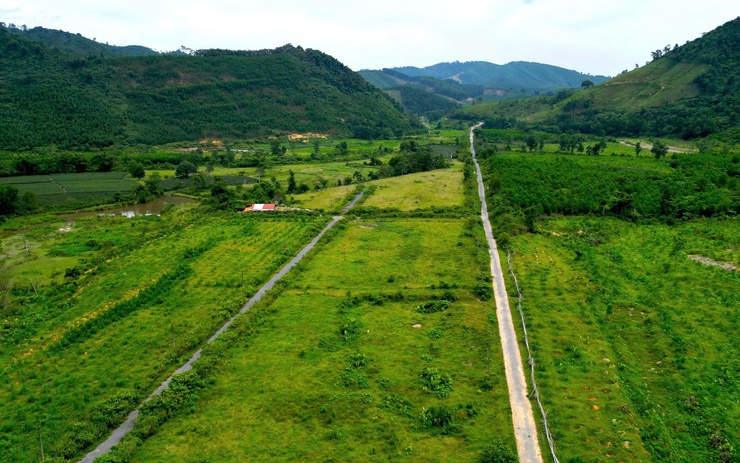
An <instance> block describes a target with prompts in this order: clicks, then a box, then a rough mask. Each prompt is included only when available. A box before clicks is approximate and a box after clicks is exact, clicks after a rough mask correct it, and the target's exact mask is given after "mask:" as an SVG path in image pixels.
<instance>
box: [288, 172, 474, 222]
mask: <svg viewBox="0 0 740 463" xmlns="http://www.w3.org/2000/svg"><path fill="white" fill-rule="evenodd" d="M366 185H368V186H373V185H374V186H376V187H377V188H376V190H375V191H374V192H373V193H372V194H371V195H369V196H368V198H367V199H366V200H365V202H364V203H363V206H362V207H373V208H378V209H398V210H400V211H412V210H415V209H427V208H431V207H459V206H462V205H463V204H464V202H465V194H464V188H463V172H462V164H461V163H458V162H455V163H454V164H453V166H452V167H450V168H447V169H437V170H433V171H430V172H419V173H416V174H409V175H402V176H400V177H390V178H385V179H382V180H373V181H370V182H366ZM350 191H351V190H350V188H349V187H346V186H342V187H334V188H326V189H323V190H319V191H312V192H308V193H303V194H298V195H295V196H294V199H295V200H296V201H297V202H298V205H299V206H300V207H306V208H310V209H324V210H333V209H336V208H337V205H338V204H341V202H342V200H343V199H344V198H346V197H347V195H348V194H349V192H350Z"/></svg>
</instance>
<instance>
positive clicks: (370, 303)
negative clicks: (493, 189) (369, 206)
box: [134, 219, 513, 462]
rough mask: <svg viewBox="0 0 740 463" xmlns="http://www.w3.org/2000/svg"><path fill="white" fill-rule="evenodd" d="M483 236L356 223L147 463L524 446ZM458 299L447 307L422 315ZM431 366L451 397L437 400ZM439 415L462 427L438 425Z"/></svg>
mask: <svg viewBox="0 0 740 463" xmlns="http://www.w3.org/2000/svg"><path fill="white" fill-rule="evenodd" d="M472 224H475V221H472ZM471 226H472V228H471ZM479 234H480V227H479V226H478V225H471V222H467V221H466V220H421V219H416V220H413V219H412V220H383V219H378V220H364V221H351V222H349V221H348V223H346V225H345V226H344V230H343V231H341V232H340V233H339V234H338V235H337V236H336V237H335V238H334V239H333V241H332V242H330V243H329V244H328V245H326V246H325V247H324V248H323V249H322V250H321V252H320V253H319V254H317V255H316V256H315V257H314V258H313V259H312V260H311V261H310V262H309V263H307V264H305V265H304V266H303V267H304V268H303V271H302V272H301V273H300V274H299V275H298V276H295V277H293V278H291V282H290V284H289V286H288V287H287V289H286V290H285V291H284V292H283V293H282V294H281V295H280V297H278V298H277V299H276V301H275V302H274V303H273V305H272V306H271V307H270V310H272V311H273V312H274V314H273V315H271V316H270V318H269V319H268V321H267V323H265V324H264V325H263V326H262V327H261V328H260V330H259V333H258V334H255V335H254V336H252V337H251V339H249V340H246V341H245V343H243V344H241V343H240V345H238V346H236V347H233V348H232V349H230V350H229V352H228V353H227V354H226V357H225V359H224V360H223V361H222V365H221V366H220V367H218V369H217V372H216V373H215V375H214V377H213V379H212V386H209V387H208V388H207V389H205V390H204V391H202V392H201V393H200V394H199V399H198V400H197V401H196V402H194V404H193V406H192V407H191V409H190V412H189V413H186V414H183V415H180V416H178V417H176V418H174V419H172V420H171V421H170V422H168V423H166V424H165V425H164V426H162V427H161V428H160V430H159V432H158V433H157V434H155V435H154V436H153V437H151V438H149V439H148V440H147V441H146V442H145V443H144V445H143V447H141V449H140V451H139V452H137V453H136V456H135V458H134V461H141V462H144V461H147V462H149V461H173V462H174V461H183V462H184V461H203V460H206V459H207V460H218V461H288V460H304V461H305V460H311V461H317V460H321V461H329V460H341V461H368V460H388V459H392V460H401V461H451V460H453V459H454V460H456V461H476V460H477V459H478V458H479V455H480V452H481V451H482V450H483V449H484V448H486V447H487V446H488V445H489V444H490V443H491V442H492V441H494V440H501V441H503V442H505V443H506V445H507V446H509V447H510V448H513V434H512V429H511V415H510V411H509V406H508V396H507V392H506V384H505V378H504V375H503V365H502V360H501V352H500V343H499V341H498V336H497V329H496V326H495V315H494V304H493V302H492V301H488V302H481V301H480V300H477V299H476V297H475V295H474V288H475V286H476V284H477V282H478V281H479V280H478V278H479V277H480V276H481V275H485V274H486V271H487V269H486V266H485V264H486V263H487V261H486V258H485V257H486V251H485V249H480V248H477V247H476V240H475V238H476V237H478V238H479V236H478V235H479ZM450 247H453V248H454V251H453V252H450ZM444 288H448V289H444ZM445 292H447V293H448V296H444V294H445ZM449 293H451V294H452V295H454V297H455V298H457V300H456V301H455V302H453V303H452V304H451V305H450V306H449V308H448V309H447V310H444V311H442V312H439V313H429V314H424V313H420V312H419V311H418V310H416V309H415V308H416V307H418V306H420V305H422V304H424V303H427V302H428V301H435V300H439V299H441V298H442V297H450V295H449ZM425 369H433V370H434V371H435V374H436V375H440V376H441V377H449V378H451V387H450V388H449V390H447V389H445V390H444V391H443V392H441V389H437V388H435V387H432V388H431V389H430V390H429V391H428V392H425V390H424V384H425V383H424V380H423V378H422V377H421V376H423V372H424V371H425ZM435 391H436V392H435ZM432 407H437V408H438V409H441V410H444V411H445V412H446V413H451V415H450V416H449V417H450V419H451V420H452V422H451V423H449V424H448V425H447V426H444V427H443V426H434V425H429V424H425V423H424V421H423V420H422V418H421V416H422V415H424V414H425V410H427V412H426V413H427V414H428V413H429V412H428V411H429V410H434V409H433V408H432ZM247 442H248V444H247Z"/></svg>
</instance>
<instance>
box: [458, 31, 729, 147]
mask: <svg viewBox="0 0 740 463" xmlns="http://www.w3.org/2000/svg"><path fill="white" fill-rule="evenodd" d="M739 50H740V18H737V19H735V20H733V21H730V22H728V23H726V24H724V25H722V26H720V27H718V28H717V29H715V30H713V31H711V32H709V33H707V34H705V35H704V36H702V37H700V38H698V39H696V40H694V41H692V42H688V43H686V44H685V45H683V46H680V47H679V46H676V47H674V48H672V49H671V48H670V47H666V48H665V49H663V50H656V51H655V52H653V58H654V59H653V61H652V62H650V63H649V64H647V65H645V66H643V67H641V68H638V69H635V70H633V71H630V72H625V73H622V74H620V75H619V76H617V77H615V78H613V79H611V80H609V81H607V82H605V83H603V84H601V85H598V86H595V87H593V88H590V89H586V90H584V91H580V92H577V93H574V94H571V95H568V94H559V95H556V97H554V98H549V99H548V98H542V99H540V100H539V103H538V104H533V103H532V102H529V103H526V104H527V105H529V107H530V109H533V110H532V111H523V110H522V108H521V107H519V105H518V104H511V103H508V104H490V105H489V104H484V105H478V106H477V107H475V108H469V109H464V110H462V111H461V112H460V113H459V114H457V115H456V116H455V117H458V118H463V119H474V118H480V117H491V118H494V115H495V118H496V119H497V120H498V121H499V122H500V120H501V119H502V118H504V119H508V120H510V121H512V123H513V121H516V122H519V123H521V124H525V125H529V126H531V127H536V128H540V129H544V130H550V131H577V132H583V133H593V134H599V135H614V136H622V135H637V134H641V135H652V136H673V137H682V138H686V139H689V138H696V137H705V136H708V135H712V134H718V136H721V137H726V138H727V137H729V138H733V139H736V138H737V136H738V135H737V125H738V119H737V114H738V110H740V99H739V98H738V95H740V68H739V64H740V60H739V59H738V57H739V55H740V51H739ZM719 134H722V135H719Z"/></svg>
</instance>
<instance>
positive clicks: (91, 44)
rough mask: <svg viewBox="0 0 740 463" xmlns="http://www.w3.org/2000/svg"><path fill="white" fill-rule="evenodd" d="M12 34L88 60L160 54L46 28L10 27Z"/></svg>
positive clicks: (144, 48)
mask: <svg viewBox="0 0 740 463" xmlns="http://www.w3.org/2000/svg"><path fill="white" fill-rule="evenodd" d="M8 30H9V31H10V32H14V33H16V34H19V35H21V36H22V37H24V38H27V39H29V40H33V41H34V42H39V43H41V44H43V45H46V46H47V47H53V48H57V49H59V50H61V51H63V52H65V53H69V54H71V55H76V56H80V57H82V58H87V57H89V56H100V57H109V58H110V57H116V56H141V55H157V54H159V53H158V52H156V51H154V50H152V49H151V48H147V47H144V46H141V45H128V46H123V47H119V46H116V45H108V44H107V43H100V42H97V41H95V40H90V39H88V38H87V37H83V36H82V35H80V34H79V33H78V34H72V33H71V32H65V31H61V30H55V29H47V28H45V27H34V28H31V29H27V28H17V27H9V28H8Z"/></svg>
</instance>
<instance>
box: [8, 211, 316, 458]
mask: <svg viewBox="0 0 740 463" xmlns="http://www.w3.org/2000/svg"><path fill="white" fill-rule="evenodd" d="M325 221H326V219H324V218H319V217H312V216H291V217H285V216H283V217H281V216H272V217H257V216H246V215H240V216H233V215H232V216H227V215H223V216H218V215H216V216H214V215H211V216H204V215H203V214H202V213H201V212H199V211H197V210H196V211H188V210H185V211H177V212H172V213H170V214H166V215H164V216H162V217H154V216H152V217H140V218H138V217H137V218H134V219H124V218H111V217H89V218H82V219H77V220H76V222H75V224H74V226H73V227H72V228H71V230H68V231H64V232H62V231H58V230H56V231H52V232H51V233H48V232H49V229H53V228H54V227H56V226H57V225H58V224H56V223H54V224H51V223H50V224H48V225H46V230H45V231H46V232H47V233H44V232H43V228H44V227H39V228H41V229H40V230H38V231H36V232H34V233H33V234H31V235H30V236H29V237H28V239H30V240H31V242H32V243H34V247H33V248H32V249H31V252H30V253H29V255H28V256H27V258H26V257H25V255H24V254H23V253H21V256H20V257H18V256H17V257H16V261H15V262H14V263H13V265H8V266H5V267H3V270H2V271H3V272H4V275H5V276H7V277H9V278H8V279H7V280H5V281H14V280H15V276H16V273H17V272H19V271H20V269H24V270H27V269H28V268H32V267H33V266H34V265H39V266H43V265H45V263H46V262H47V261H48V259H49V258H56V257H57V256H64V257H66V258H68V259H71V260H72V262H76V263H77V264H76V267H74V268H73V269H72V270H70V271H68V272H66V273H67V276H66V277H63V281H59V279H58V278H59V277H56V279H49V280H46V281H44V282H43V284H41V278H39V284H37V285H36V286H35V287H34V286H33V285H31V284H28V282H26V283H25V285H19V286H17V287H11V288H8V287H3V288H2V289H3V296H4V300H5V301H6V304H5V306H4V307H3V317H2V318H3V319H4V320H2V323H3V325H2V331H1V332H2V335H3V336H2V337H1V338H0V364H2V365H3V376H2V378H0V422H2V423H3V425H2V426H3V428H2V429H3V433H2V436H3V437H2V439H0V456H1V457H2V458H3V459H4V460H6V461H14V462H15V461H18V462H23V461H36V460H37V457H38V446H37V445H38V436H37V434H36V433H37V426H41V429H42V434H43V439H44V448H45V452H46V455H47V458H48V457H49V456H53V457H65V458H74V457H76V456H80V454H81V452H82V451H83V450H84V449H86V448H87V447H88V446H90V445H91V444H93V443H95V442H96V441H98V440H99V439H100V438H102V437H103V436H105V435H106V434H107V433H108V432H109V430H110V429H111V428H112V427H114V426H115V425H116V423H118V422H119V421H120V420H121V419H122V418H123V417H124V416H125V415H126V414H127V413H128V411H130V410H131V409H133V408H134V406H135V405H137V404H138V401H139V400H141V399H142V398H143V397H144V396H146V395H147V394H148V393H150V392H151V390H153V389H154V387H155V386H156V385H157V384H158V383H159V382H160V381H161V380H162V379H163V377H165V376H166V375H167V374H169V372H170V371H171V370H172V368H173V367H175V366H177V365H179V364H180V363H181V362H182V360H183V359H184V358H186V357H188V356H189V355H190V354H191V353H192V351H193V350H194V349H195V348H196V347H197V346H198V345H199V344H201V343H202V342H203V341H204V340H205V339H206V338H207V337H209V336H210V335H211V334H212V333H213V331H215V329H216V328H217V327H218V326H220V325H221V324H222V323H223V321H224V320H225V319H226V318H228V317H229V316H230V315H231V314H233V313H234V312H235V311H236V310H238V309H239V308H240V307H241V305H242V304H243V303H244V302H245V301H246V299H247V297H248V296H249V295H250V294H251V293H252V292H253V291H254V290H255V287H256V286H257V285H259V284H260V283H261V282H263V281H264V280H266V279H267V278H269V276H270V275H271V274H272V273H274V271H275V270H276V269H277V268H278V267H279V266H280V265H281V264H282V263H283V262H285V261H287V259H288V258H289V257H290V256H291V255H292V254H291V253H293V252H294V251H295V250H297V249H298V248H299V247H300V246H301V245H303V244H305V243H306V242H307V241H308V240H309V239H310V238H311V237H312V236H313V235H314V234H315V233H316V232H317V231H318V230H319V229H320V228H321V227H322V226H323V224H324V223H325ZM6 225H7V224H6ZM20 225H22V224H20ZM14 236H15V235H13V234H11V235H10V236H8V237H6V238H5V240H4V241H3V246H4V247H5V244H6V242H8V240H11V241H12V240H13V239H14ZM45 240H48V242H46V241H45Z"/></svg>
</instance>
